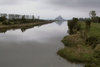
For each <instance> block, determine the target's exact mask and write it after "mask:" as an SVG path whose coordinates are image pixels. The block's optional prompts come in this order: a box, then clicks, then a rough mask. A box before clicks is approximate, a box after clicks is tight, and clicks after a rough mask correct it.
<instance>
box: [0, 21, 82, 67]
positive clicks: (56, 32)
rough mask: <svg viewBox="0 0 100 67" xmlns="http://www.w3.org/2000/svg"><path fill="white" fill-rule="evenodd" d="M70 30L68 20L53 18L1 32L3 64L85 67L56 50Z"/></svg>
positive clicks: (0, 59)
mask: <svg viewBox="0 0 100 67" xmlns="http://www.w3.org/2000/svg"><path fill="white" fill-rule="evenodd" d="M67 30H68V27H67V22H54V23H50V24H45V25H42V26H36V27H34V28H30V29H27V30H25V31H24V32H22V29H17V30H9V31H7V32H6V33H0V67H83V66H82V65H81V64H74V63H70V62H68V61H66V60H65V59H63V58H61V57H60V56H58V55H57V54H56V52H57V51H58V50H59V49H61V48H63V47H64V46H63V44H62V43H61V40H62V39H63V37H64V36H66V35H68V33H67Z"/></svg>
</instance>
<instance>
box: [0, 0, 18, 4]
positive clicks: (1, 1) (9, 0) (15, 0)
mask: <svg viewBox="0 0 100 67" xmlns="http://www.w3.org/2000/svg"><path fill="white" fill-rule="evenodd" d="M18 2H19V0H0V5H12V4H17V3H18Z"/></svg>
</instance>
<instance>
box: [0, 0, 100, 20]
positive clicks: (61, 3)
mask: <svg viewBox="0 0 100 67" xmlns="http://www.w3.org/2000/svg"><path fill="white" fill-rule="evenodd" d="M91 10H95V11H96V12H97V15H98V16H100V0H0V13H8V14H9V13H10V14H13V13H14V14H26V15H35V16H40V18H45V19H54V18H56V17H57V16H59V15H61V16H62V17H64V18H65V19H69V18H72V17H89V15H88V13H89V11H91Z"/></svg>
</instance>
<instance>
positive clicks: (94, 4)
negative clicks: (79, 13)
mask: <svg viewBox="0 0 100 67" xmlns="http://www.w3.org/2000/svg"><path fill="white" fill-rule="evenodd" d="M48 2H49V3H50V4H53V5H56V6H63V7H73V8H74V7H75V8H99V6H100V0H48Z"/></svg>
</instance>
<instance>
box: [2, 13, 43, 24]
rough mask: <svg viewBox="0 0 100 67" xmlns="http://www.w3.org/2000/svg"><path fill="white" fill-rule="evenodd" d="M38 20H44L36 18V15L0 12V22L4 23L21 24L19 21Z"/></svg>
mask: <svg viewBox="0 0 100 67" xmlns="http://www.w3.org/2000/svg"><path fill="white" fill-rule="evenodd" d="M36 21H43V20H40V19H39V16H38V18H35V17H34V15H19V14H5V13H1V14H0V23H2V24H6V25H8V24H19V23H30V22H36Z"/></svg>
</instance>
